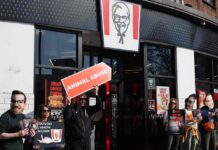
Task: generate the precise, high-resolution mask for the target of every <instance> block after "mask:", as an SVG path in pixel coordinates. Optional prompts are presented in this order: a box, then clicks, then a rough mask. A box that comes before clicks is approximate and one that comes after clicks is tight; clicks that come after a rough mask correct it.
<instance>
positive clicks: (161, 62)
mask: <svg viewBox="0 0 218 150" xmlns="http://www.w3.org/2000/svg"><path fill="white" fill-rule="evenodd" d="M147 54H148V56H147V60H148V63H147V69H148V74H149V75H174V55H173V50H172V49H171V48H168V47H156V46H148V52H147Z"/></svg>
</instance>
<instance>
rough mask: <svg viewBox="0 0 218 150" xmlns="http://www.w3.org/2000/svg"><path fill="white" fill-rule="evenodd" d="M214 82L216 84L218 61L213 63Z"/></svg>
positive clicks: (217, 79) (217, 80)
mask: <svg viewBox="0 0 218 150" xmlns="http://www.w3.org/2000/svg"><path fill="white" fill-rule="evenodd" d="M213 77H214V82H215V83H218V60H215V61H214V76H213Z"/></svg>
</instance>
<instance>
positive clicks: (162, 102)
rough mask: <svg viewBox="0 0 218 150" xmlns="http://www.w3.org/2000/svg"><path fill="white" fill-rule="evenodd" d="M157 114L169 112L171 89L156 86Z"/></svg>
mask: <svg viewBox="0 0 218 150" xmlns="http://www.w3.org/2000/svg"><path fill="white" fill-rule="evenodd" d="M156 98H157V114H163V113H164V112H165V111H166V110H168V105H169V102H170V89H169V87H167V86H156Z"/></svg>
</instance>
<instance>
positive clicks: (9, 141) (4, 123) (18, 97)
mask: <svg viewBox="0 0 218 150" xmlns="http://www.w3.org/2000/svg"><path fill="white" fill-rule="evenodd" d="M25 105H26V95H25V94H24V93H23V92H22V91H19V90H14V91H12V94H11V104H10V109H9V110H8V111H6V112H5V113H4V114H2V115H1V117H0V140H1V145H0V149H2V150H23V140H22V138H24V137H27V136H30V137H33V136H34V135H35V130H34V129H28V128H25V129H22V128H21V126H20V125H19V122H20V121H22V120H23V119H24V118H25V115H24V114H23V113H22V112H23V111H24V108H25Z"/></svg>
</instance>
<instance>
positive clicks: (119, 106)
mask: <svg viewBox="0 0 218 150" xmlns="http://www.w3.org/2000/svg"><path fill="white" fill-rule="evenodd" d="M93 49H95V51H91V50H93ZM84 50H85V51H84V53H83V67H89V66H92V65H94V64H96V63H99V62H102V61H103V62H105V63H106V64H108V65H109V66H110V67H111V68H112V80H111V81H110V84H109V85H106V84H104V85H102V86H100V91H99V92H100V93H99V95H100V97H101V99H102V102H103V112H104V115H103V119H102V120H101V121H100V122H98V123H97V124H96V131H95V150H106V149H108V147H109V149H112V150H118V149H131V150H132V149H138V150H140V149H143V147H144V143H145V141H144V140H145V138H144V137H145V135H146V133H145V116H144V114H145V98H144V95H145V94H144V91H145V88H144V70H143V52H139V53H130V52H123V51H112V50H104V49H100V48H96V47H95V48H93V47H84ZM108 90H109V93H110V94H109V95H107V93H108ZM108 132H109V133H108ZM108 143H109V144H108Z"/></svg>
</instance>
